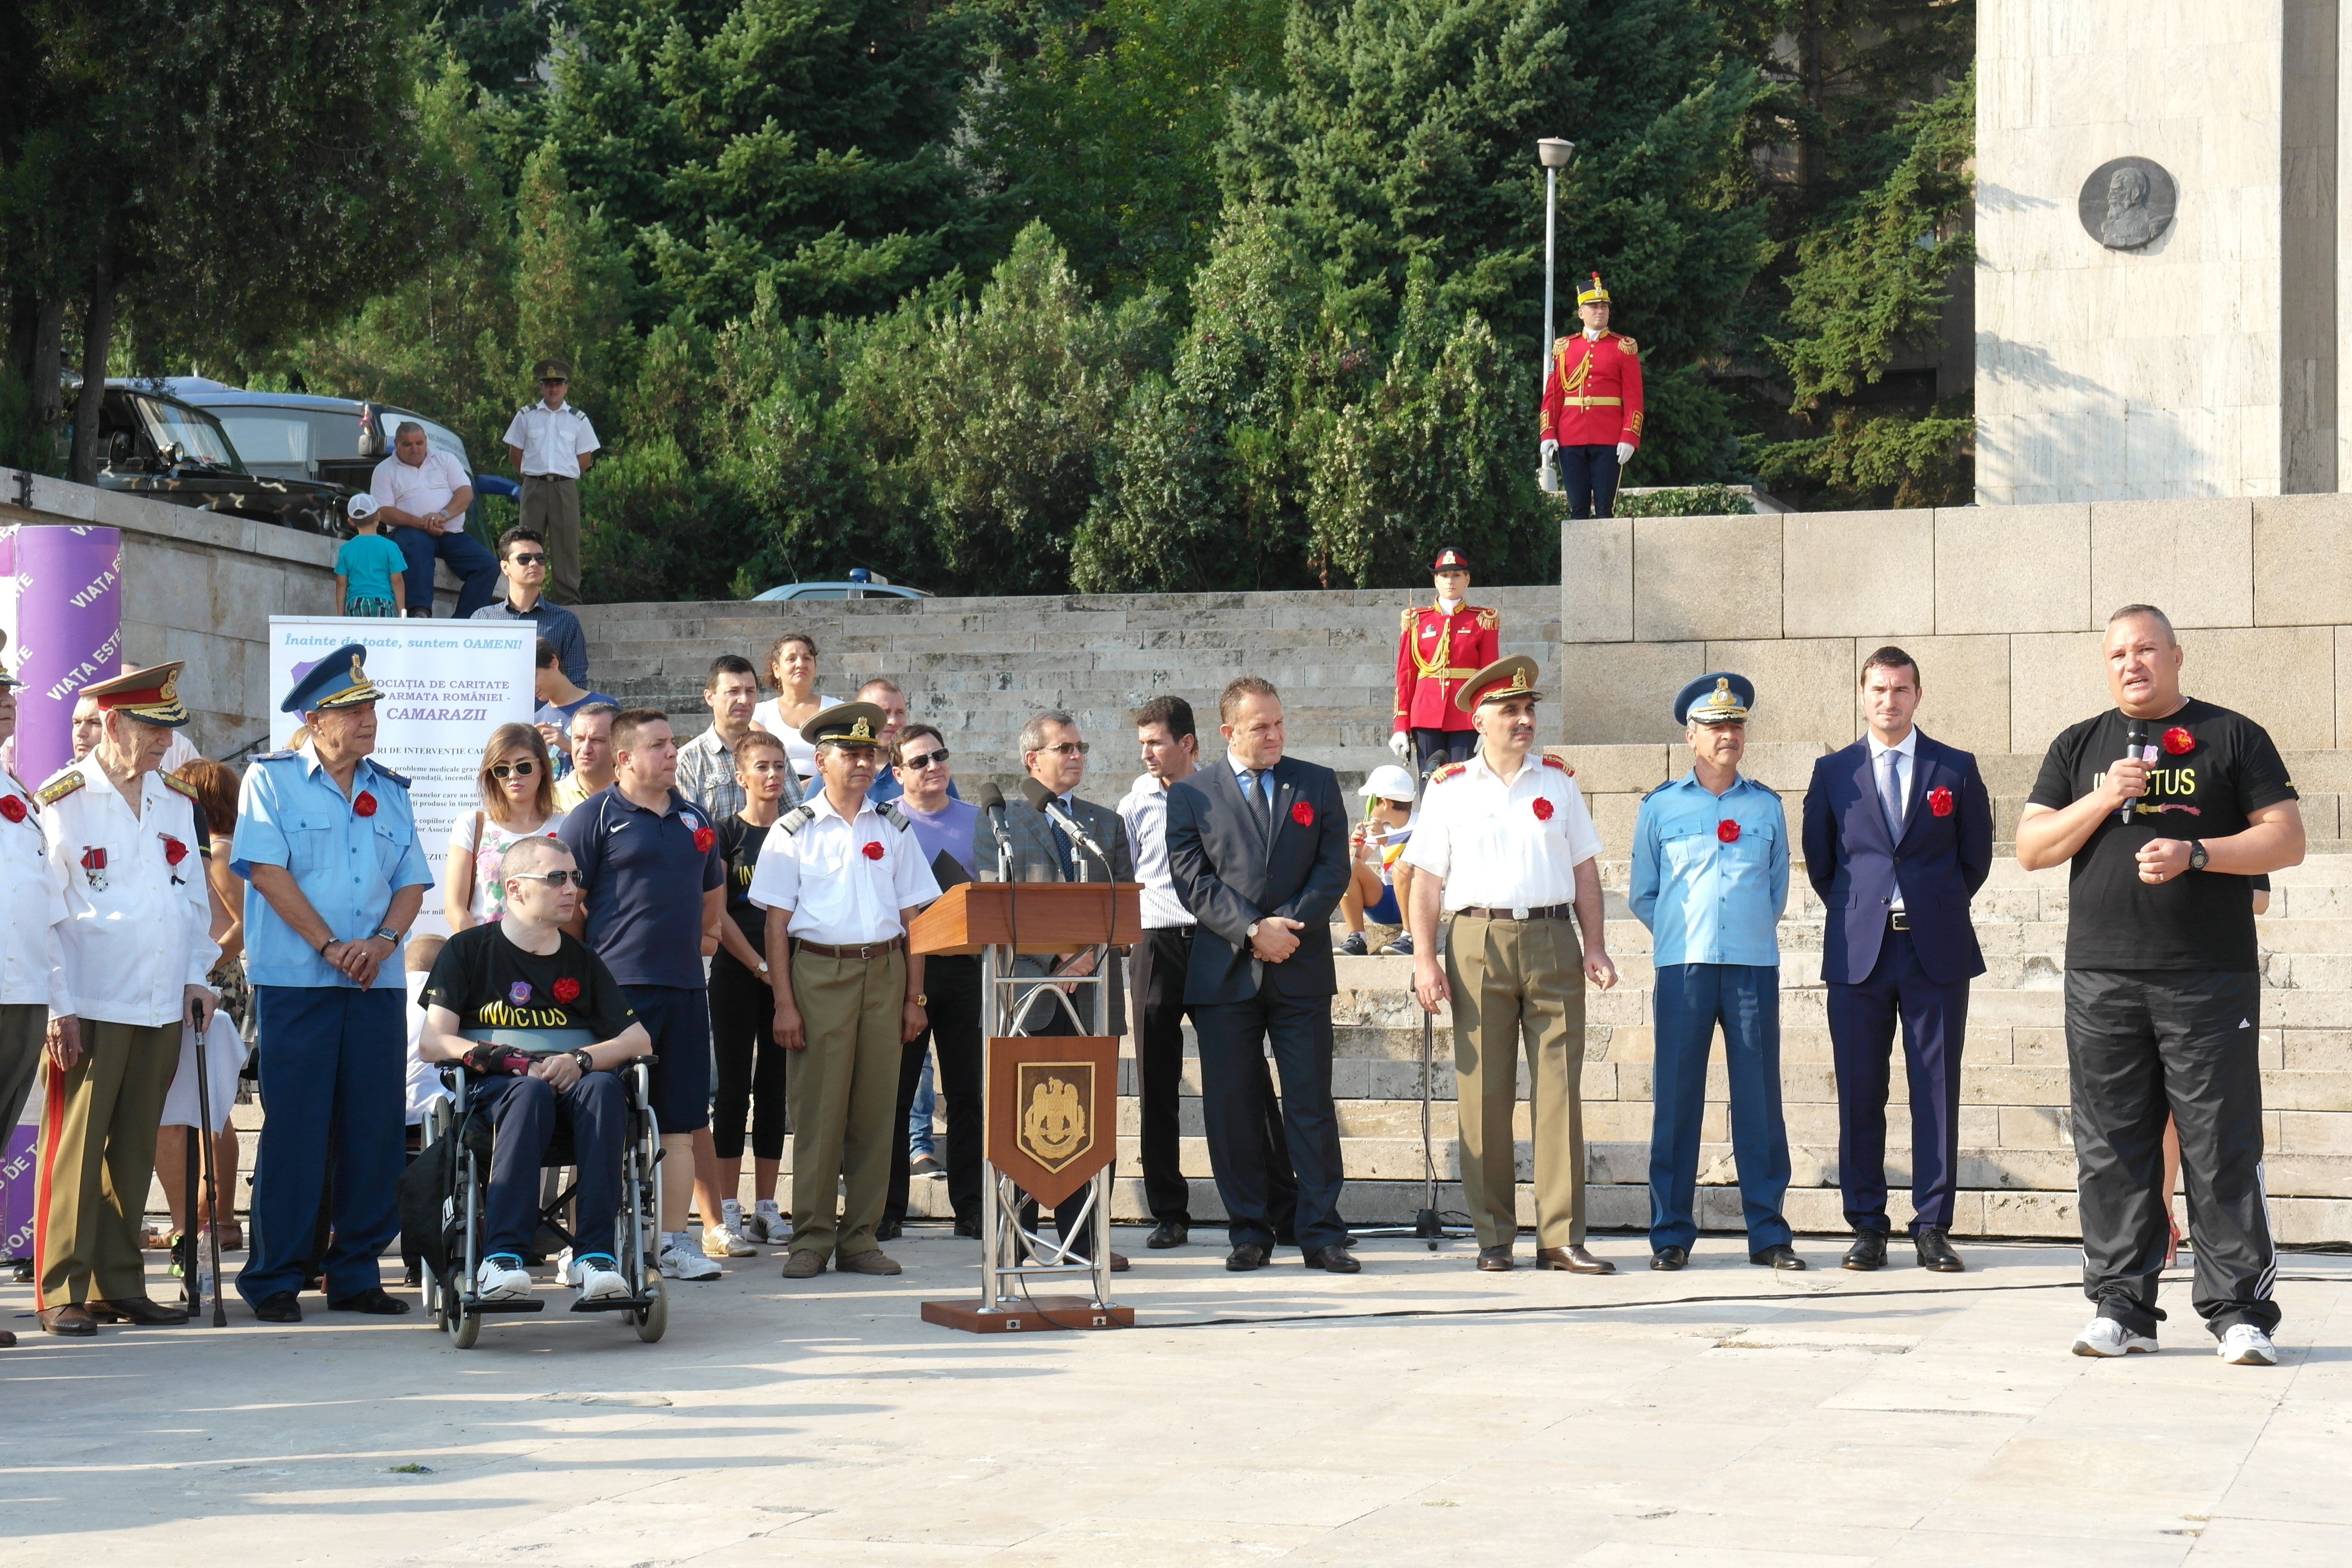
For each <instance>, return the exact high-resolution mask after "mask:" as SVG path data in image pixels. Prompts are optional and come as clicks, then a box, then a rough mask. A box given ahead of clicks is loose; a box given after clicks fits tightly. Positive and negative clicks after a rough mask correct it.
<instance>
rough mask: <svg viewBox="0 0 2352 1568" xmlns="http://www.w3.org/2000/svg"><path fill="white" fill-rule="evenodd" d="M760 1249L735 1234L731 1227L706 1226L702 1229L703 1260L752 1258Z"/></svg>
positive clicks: (722, 1225) (723, 1225)
mask: <svg viewBox="0 0 2352 1568" xmlns="http://www.w3.org/2000/svg"><path fill="white" fill-rule="evenodd" d="M759 1251H760V1249H759V1248H758V1247H754V1246H752V1245H751V1243H750V1242H748V1241H746V1240H744V1239H743V1238H742V1237H740V1236H738V1235H736V1234H735V1229H734V1227H733V1226H730V1225H726V1224H723V1223H722V1224H719V1225H706V1226H703V1227H702V1255H703V1256H704V1257H705V1258H752V1257H756V1256H758V1254H759Z"/></svg>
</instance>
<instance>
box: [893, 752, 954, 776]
mask: <svg viewBox="0 0 2352 1568" xmlns="http://www.w3.org/2000/svg"><path fill="white" fill-rule="evenodd" d="M947 760H948V749H947V748H946V747H945V746H941V747H940V749H939V750H938V751H936V752H924V753H923V754H922V755H921V756H919V757H908V759H907V760H906V761H905V762H903V763H899V764H898V765H899V766H900V767H902V768H908V769H912V770H914V771H916V772H920V771H921V770H922V769H924V768H928V767H929V766H930V765H931V764H932V763H944V762H946V761H947Z"/></svg>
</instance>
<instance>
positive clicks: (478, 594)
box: [368, 419, 499, 621]
mask: <svg viewBox="0 0 2352 1568" xmlns="http://www.w3.org/2000/svg"><path fill="white" fill-rule="evenodd" d="M368 494H370V495H372V496H373V497H374V498H375V505H376V515H377V516H378V517H379V518H381V519H383V521H384V524H385V527H386V532H387V534H388V535H389V537H390V538H391V540H392V542H394V544H397V545H399V546H400V553H401V554H402V555H403V556H404V557H405V558H406V560H407V562H408V569H407V571H406V572H404V574H402V581H403V583H404V584H406V586H407V590H408V594H407V597H408V613H409V615H410V616H412V617H414V616H427V617H429V616H431V615H432V614H433V563H434V561H435V559H436V557H437V558H438V559H440V560H443V561H446V562H447V563H449V570H450V571H452V572H455V573H456V574H457V578H458V587H457V619H459V620H461V621H462V620H464V619H466V618H467V616H471V615H472V614H473V613H474V612H475V611H476V610H478V609H480V608H481V607H482V606H483V605H487V604H488V603H489V602H490V594H491V592H492V590H493V589H494V588H495V587H496V586H497V584H498V580H499V563H498V561H497V560H496V559H495V558H494V557H493V556H492V555H491V554H490V552H488V551H487V550H485V549H483V548H482V546H481V543H480V542H479V541H478V540H476V539H475V538H473V537H472V536H471V535H470V534H468V533H467V531H466V509H467V507H469V506H471V505H473V504H474V476H473V475H471V474H469V473H467V471H466V466H465V465H464V464H463V463H461V462H459V461H458V460H457V458H453V457H451V456H450V455H449V454H448V453H446V452H436V451H435V450H434V449H433V448H432V447H431V446H429V445H428V444H427V443H426V441H425V426H422V425H419V424H418V423H416V421H415V420H414V419H407V420H403V421H402V422H401V426H400V428H399V429H398V430H396V431H395V432H394V435H393V442H392V456H391V457H389V458H385V459H384V460H383V462H381V463H378V464H377V465H376V466H375V472H374V473H373V474H372V475H370V476H369V477H368Z"/></svg>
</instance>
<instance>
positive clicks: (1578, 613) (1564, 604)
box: [1559, 517, 1634, 642]
mask: <svg viewBox="0 0 2352 1568" xmlns="http://www.w3.org/2000/svg"><path fill="white" fill-rule="evenodd" d="M1633 526H1634V525H1633V520H1632V519H1630V518H1622V517H1601V518H1585V519H1581V520H1579V519H1575V518H1571V519H1570V520H1569V521H1565V522H1563V523H1561V524H1560V525H1559V559H1560V574H1559V576H1560V583H1559V640H1560V641H1562V642H1631V641H1633V635H1634V633H1633Z"/></svg>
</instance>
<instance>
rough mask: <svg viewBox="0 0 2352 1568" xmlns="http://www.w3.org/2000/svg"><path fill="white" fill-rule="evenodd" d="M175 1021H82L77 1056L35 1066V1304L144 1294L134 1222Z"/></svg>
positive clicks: (174, 1057)
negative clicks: (61, 1066)
mask: <svg viewBox="0 0 2352 1568" xmlns="http://www.w3.org/2000/svg"><path fill="white" fill-rule="evenodd" d="M182 1027H183V1026H182V1025H180V1024H178V1023H170V1024H159V1025H156V1026H154V1027H152V1028H143V1027H141V1026H138V1025H134V1024H104V1023H98V1022H95V1021H93V1020H91V1019H89V1018H84V1019H83V1020H82V1021H81V1044H82V1054H81V1059H80V1060H79V1061H78V1062H76V1063H75V1064H74V1065H73V1066H72V1067H71V1068H68V1069H67V1070H66V1071H65V1072H62V1073H60V1072H58V1070H57V1068H55V1067H50V1068H47V1071H46V1072H45V1073H44V1074H43V1076H42V1089H43V1092H44V1094H45V1095H46V1096H47V1099H46V1100H45V1101H44V1103H43V1105H42V1108H41V1152H40V1170H41V1180H40V1200H39V1202H40V1218H39V1225H40V1235H39V1240H38V1243H37V1251H38V1252H39V1254H40V1265H41V1273H40V1281H39V1283H38V1284H37V1286H36V1287H35V1289H34V1302H35V1305H37V1306H39V1307H44V1308H47V1307H62V1306H65V1305H67V1304H68V1303H70V1302H75V1301H89V1300H106V1301H120V1300H130V1299H132V1298H136V1297H141V1296H144V1295H146V1294H147V1264H146V1260H145V1259H144V1258H142V1257H141V1255H140V1251H139V1224H140V1221H141V1220H142V1219H143V1218H144V1217H145V1216H146V1213H147V1187H148V1184H149V1183H150V1182H152V1180H153V1179H154V1175H155V1128H156V1124H157V1123H158V1122H160V1121H163V1094H164V1091H165V1090H166V1089H170V1088H171V1087H172V1073H173V1070H174V1069H175V1068H178V1066H179V1065H180V1030H181V1028H182Z"/></svg>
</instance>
